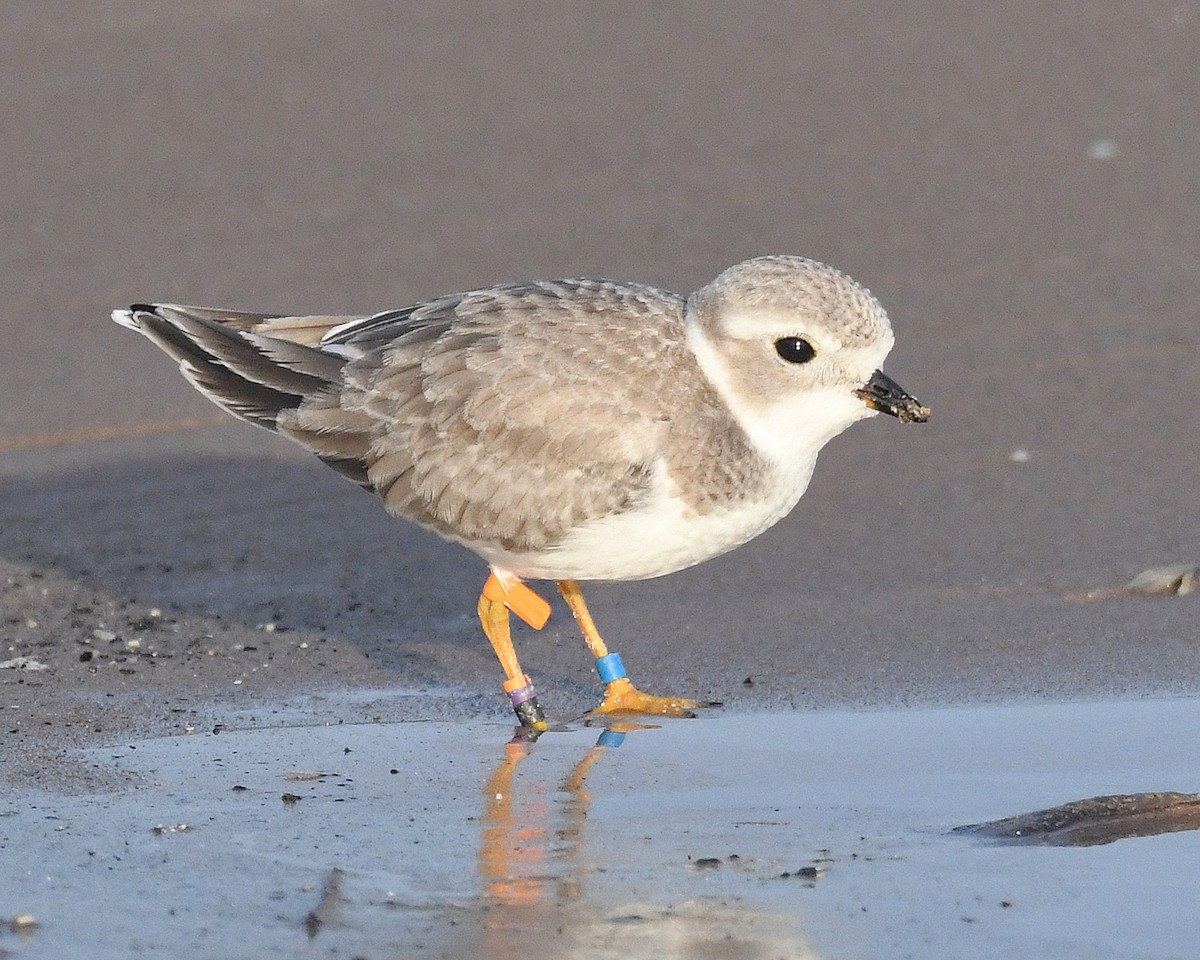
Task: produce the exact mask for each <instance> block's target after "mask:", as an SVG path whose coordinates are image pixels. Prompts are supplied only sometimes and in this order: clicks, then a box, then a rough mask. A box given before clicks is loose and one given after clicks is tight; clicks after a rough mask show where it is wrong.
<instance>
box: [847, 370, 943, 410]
mask: <svg viewBox="0 0 1200 960" xmlns="http://www.w3.org/2000/svg"><path fill="white" fill-rule="evenodd" d="M854 393H855V395H856V396H859V397H862V399H863V402H864V403H866V405H867V406H868V407H870V408H871V409H872V410H878V411H879V412H880V413H886V414H887V415H888V416H891V417H895V418H896V419H897V420H899V421H900V422H901V423H924V422H925V421H926V420H928V419H929V408H928V407H923V406H921V402H920V401H919V400H918V399H917V398H916V397H914V396H913V395H912V394H910V393H909V392H908V391H907V390H905V389H904V388H903V387H902V386H900V384H898V383H897V382H896V381H895V380H893V379H892V378H891V377H889V376H888V375H887V374H886V373H884V372H883V371H882V370H876V371H875V372H874V373H873V374H871V379H870V380H868V381H867V385H866V386H865V387H860V388H859V389H858V390H855V391H854Z"/></svg>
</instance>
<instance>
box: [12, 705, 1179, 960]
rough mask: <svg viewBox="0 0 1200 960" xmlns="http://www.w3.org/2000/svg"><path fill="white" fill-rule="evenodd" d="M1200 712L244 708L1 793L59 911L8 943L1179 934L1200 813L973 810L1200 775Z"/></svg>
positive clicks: (925, 939)
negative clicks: (984, 825) (1000, 828)
mask: <svg viewBox="0 0 1200 960" xmlns="http://www.w3.org/2000/svg"><path fill="white" fill-rule="evenodd" d="M375 694H376V696H378V697H379V698H380V699H384V700H386V699H388V698H389V696H391V697H394V696H395V694H394V693H393V694H391V695H389V694H387V693H384V692H378V691H376V692H375ZM356 703H361V700H359V701H356ZM1198 721H1200V707H1198V703H1197V701H1196V700H1191V699H1188V700H1171V701H1143V702H1139V703H1089V704H1066V705H1055V704H1045V705H1026V706H1012V707H972V708H966V707H959V708H942V709H924V710H915V709H914V710H907V711H901V712H886V711H885V712H879V711H875V712H842V711H823V712H818V713H808V714H740V715H734V716H731V715H725V716H718V717H714V718H705V719H699V720H696V721H692V722H684V721H675V722H667V723H665V724H663V725H661V726H659V727H636V726H633V725H629V724H613V725H611V726H609V727H589V726H585V725H583V724H580V723H573V724H570V725H568V726H565V727H559V728H557V729H554V730H552V731H551V732H549V733H547V734H545V735H543V736H542V737H541V738H540V739H539V740H537V741H536V742H530V741H529V740H528V739H523V738H521V737H517V738H512V739H510V737H509V734H508V731H506V729H505V728H504V727H503V726H501V725H498V724H493V723H485V722H479V721H476V722H429V723H407V724H385V723H376V724H344V725H336V726H329V727H313V726H287V725H284V726H264V725H263V724H262V723H261V718H259V717H258V716H256V715H255V716H250V715H246V714H243V715H240V716H238V717H236V718H234V721H233V727H232V728H231V729H225V730H223V731H222V732H220V733H217V734H214V733H213V732H211V731H197V732H196V733H195V734H193V735H191V736H178V737H166V738H159V739H154V740H141V741H133V740H131V741H129V742H127V743H122V744H119V745H114V746H111V747H105V748H96V749H92V750H90V751H87V753H86V754H85V755H84V758H83V762H85V763H88V764H93V765H96V766H98V767H102V768H104V769H105V770H108V771H115V772H116V773H117V774H118V775H119V776H120V777H122V778H124V781H125V782H124V785H123V788H122V789H120V790H117V791H111V792H110V791H105V792H99V793H93V794H89V795H86V796H79V797H64V796H62V795H61V794H51V793H31V792H24V793H22V794H19V795H18V796H16V797H14V796H12V795H9V796H7V797H6V799H5V801H4V803H3V804H0V831H2V832H3V837H4V845H5V850H6V864H7V865H8V868H7V870H6V872H5V877H4V880H3V883H2V885H0V900H2V901H3V902H5V903H8V904H12V905H13V906H14V907H17V908H19V909H20V910H21V911H22V912H24V913H28V914H31V915H32V916H34V917H36V918H37V921H38V924H39V926H38V927H37V928H36V929H35V930H31V931H29V932H27V933H26V934H25V936H24V938H23V939H20V940H16V939H14V938H13V937H10V938H8V941H7V942H9V943H16V944H18V945H19V946H18V952H19V955H20V956H27V957H30V958H34V957H39V958H40V957H46V958H49V957H61V956H69V955H72V951H73V950H74V949H75V948H76V945H77V944H79V943H81V942H83V940H84V938H85V937H86V940H87V942H88V943H89V952H88V955H89V956H91V957H96V958H107V957H122V956H129V955H134V954H137V953H139V952H142V953H148V954H152V955H160V954H161V955H172V956H205V955H207V956H216V955H219V956H223V957H230V958H242V957H245V958H270V957H295V956H309V955H312V956H331V957H335V956H372V957H375V956H380V957H382V956H405V957H481V958H504V957H512V956H519V955H521V954H523V953H526V952H529V951H535V952H537V953H539V954H544V955H546V956H555V957H564V958H565V957H603V958H607V957H613V958H616V957H631V956H632V957H651V956H653V957H680V958H684V957H688V958H692V957H698V956H706V957H707V956H712V957H723V958H752V957H753V958H768V957H770V958H779V957H803V958H817V957H839V956H920V955H924V956H946V957H950V956H953V957H998V956H1013V955H1017V956H1056V957H1064V958H1070V957H1079V958H1085V957H1086V958H1094V957H1129V956H1156V957H1157V956H1163V957H1166V956H1185V955H1187V953H1188V952H1189V951H1190V950H1191V948H1192V945H1193V944H1194V943H1195V942H1196V938H1197V936H1200V918H1198V917H1197V914H1196V911H1195V903H1196V898H1197V896H1198V895H1200V877H1198V876H1197V874H1196V871H1195V869H1194V864H1195V861H1196V857H1197V855H1198V854H1200V833H1197V832H1196V831H1195V830H1194V829H1192V830H1190V831H1189V832H1186V833H1173V834H1163V833H1159V835H1156V836H1143V837H1137V836H1132V835H1129V834H1128V833H1127V834H1126V835H1125V836H1124V838H1120V839H1113V838H1112V837H1110V838H1108V839H1110V841H1111V842H1109V843H1107V844H1105V845H1102V846H1096V845H1087V846H1076V845H1072V844H1070V843H1067V844H1066V845H1063V846H1046V845H1042V846H1005V845H1000V844H997V843H996V842H990V841H987V840H983V839H980V838H979V837H977V836H975V835H972V834H964V833H961V832H956V831H955V830H954V828H956V827H960V826H962V825H964V824H967V823H970V822H973V821H977V820H979V819H981V818H985V817H994V816H1000V815H1007V814H1011V813H1018V812H1022V811H1025V810H1032V809H1034V808H1036V807H1039V806H1043V807H1044V806H1046V805H1047V803H1048V802H1057V801H1066V800H1077V799H1081V798H1086V797H1090V796H1092V795H1095V794H1098V793H1102V792H1113V791H1121V792H1124V793H1141V792H1145V791H1149V790H1153V791H1162V790H1171V789H1175V788H1179V787H1181V786H1183V787H1188V788H1192V787H1194V786H1195V771H1196V768H1197V764H1198V763H1200V741H1198V740H1197V739H1196V737H1195V736H1194V730H1195V728H1196V724H1197V722H1198ZM1080 819H1081V818H1079V817H1076V823H1077V825H1078V824H1079V822H1080ZM1094 819H1095V822H1096V823H1101V822H1102V821H1103V818H1102V817H1101V818H1094ZM1192 819H1193V820H1194V818H1192ZM1127 826H1128V820H1127ZM1152 826H1153V827H1154V832H1158V831H1159V829H1160V828H1162V826H1163V821H1162V820H1161V819H1160V820H1159V821H1157V822H1156V823H1154V824H1152ZM1191 826H1192V827H1193V828H1194V826H1195V824H1194V823H1193V824H1191ZM1116 836H1118V837H1119V836H1120V834H1117V835H1116ZM1092 840H1094V837H1093V838H1092ZM1089 842H1090V841H1089ZM85 931H86V933H85Z"/></svg>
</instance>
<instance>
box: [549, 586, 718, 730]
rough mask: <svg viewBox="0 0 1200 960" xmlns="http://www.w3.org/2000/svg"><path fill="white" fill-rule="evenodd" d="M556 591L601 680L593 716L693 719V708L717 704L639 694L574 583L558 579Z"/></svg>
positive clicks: (639, 691) (581, 592)
mask: <svg viewBox="0 0 1200 960" xmlns="http://www.w3.org/2000/svg"><path fill="white" fill-rule="evenodd" d="M557 583H558V591H559V593H561V594H562V595H563V599H564V600H566V601H567V606H569V607H570V608H571V612H572V613H573V614H575V620H576V621H577V622H578V623H579V629H580V630H582V631H583V639H584V642H585V643H586V644H587V647H588V650H589V651H591V654H592V656H593V657H595V658H596V669H597V670H598V671H599V673H600V678H601V679H602V680H603V681H604V683H605V687H604V700H603V701H601V703H600V706H598V707H597V708H596V712H597V713H637V714H649V715H652V716H659V717H694V716H695V714H694V713H693V712H692V711H693V710H694V709H695V708H696V707H715V706H719V704H716V703H711V702H705V701H701V700H687V699H684V698H682V697H655V696H651V695H650V694H648V693H642V691H641V690H639V689H638V688H637V687H635V686H634V685H633V684H632V683H631V682H630V681H629V677H628V676H627V675H626V674H625V666H624V664H622V663H621V658H620V655H618V654H615V653H609V652H608V646H607V644H605V642H604V638H603V637H601V636H600V631H599V630H597V629H596V623H595V621H594V620H592V615H591V613H589V612H588V608H587V604H586V603H585V602H584V600H583V591H582V590H580V588H579V583H578V582H577V581H575V580H559V581H557Z"/></svg>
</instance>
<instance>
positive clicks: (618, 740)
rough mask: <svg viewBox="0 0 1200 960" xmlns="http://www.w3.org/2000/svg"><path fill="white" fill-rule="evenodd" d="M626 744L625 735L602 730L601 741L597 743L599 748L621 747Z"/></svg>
mask: <svg viewBox="0 0 1200 960" xmlns="http://www.w3.org/2000/svg"><path fill="white" fill-rule="evenodd" d="M624 742H625V734H623V733H616V732H614V731H612V730H602V731H601V732H600V739H599V740H597V741H596V746H598V747H619V746H620V745H621V744H623V743H624Z"/></svg>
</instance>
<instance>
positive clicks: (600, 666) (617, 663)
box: [596, 653, 629, 683]
mask: <svg viewBox="0 0 1200 960" xmlns="http://www.w3.org/2000/svg"><path fill="white" fill-rule="evenodd" d="M596 670H597V671H598V672H599V674H600V679H601V680H603V681H604V682H605V683H612V682H613V681H614V680H621V679H623V678H625V677H627V676H629V674H627V673H626V672H625V664H623V663H622V662H621V655H620V654H619V653H610V654H608V656H606V657H600V658H599V659H597V660H596Z"/></svg>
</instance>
